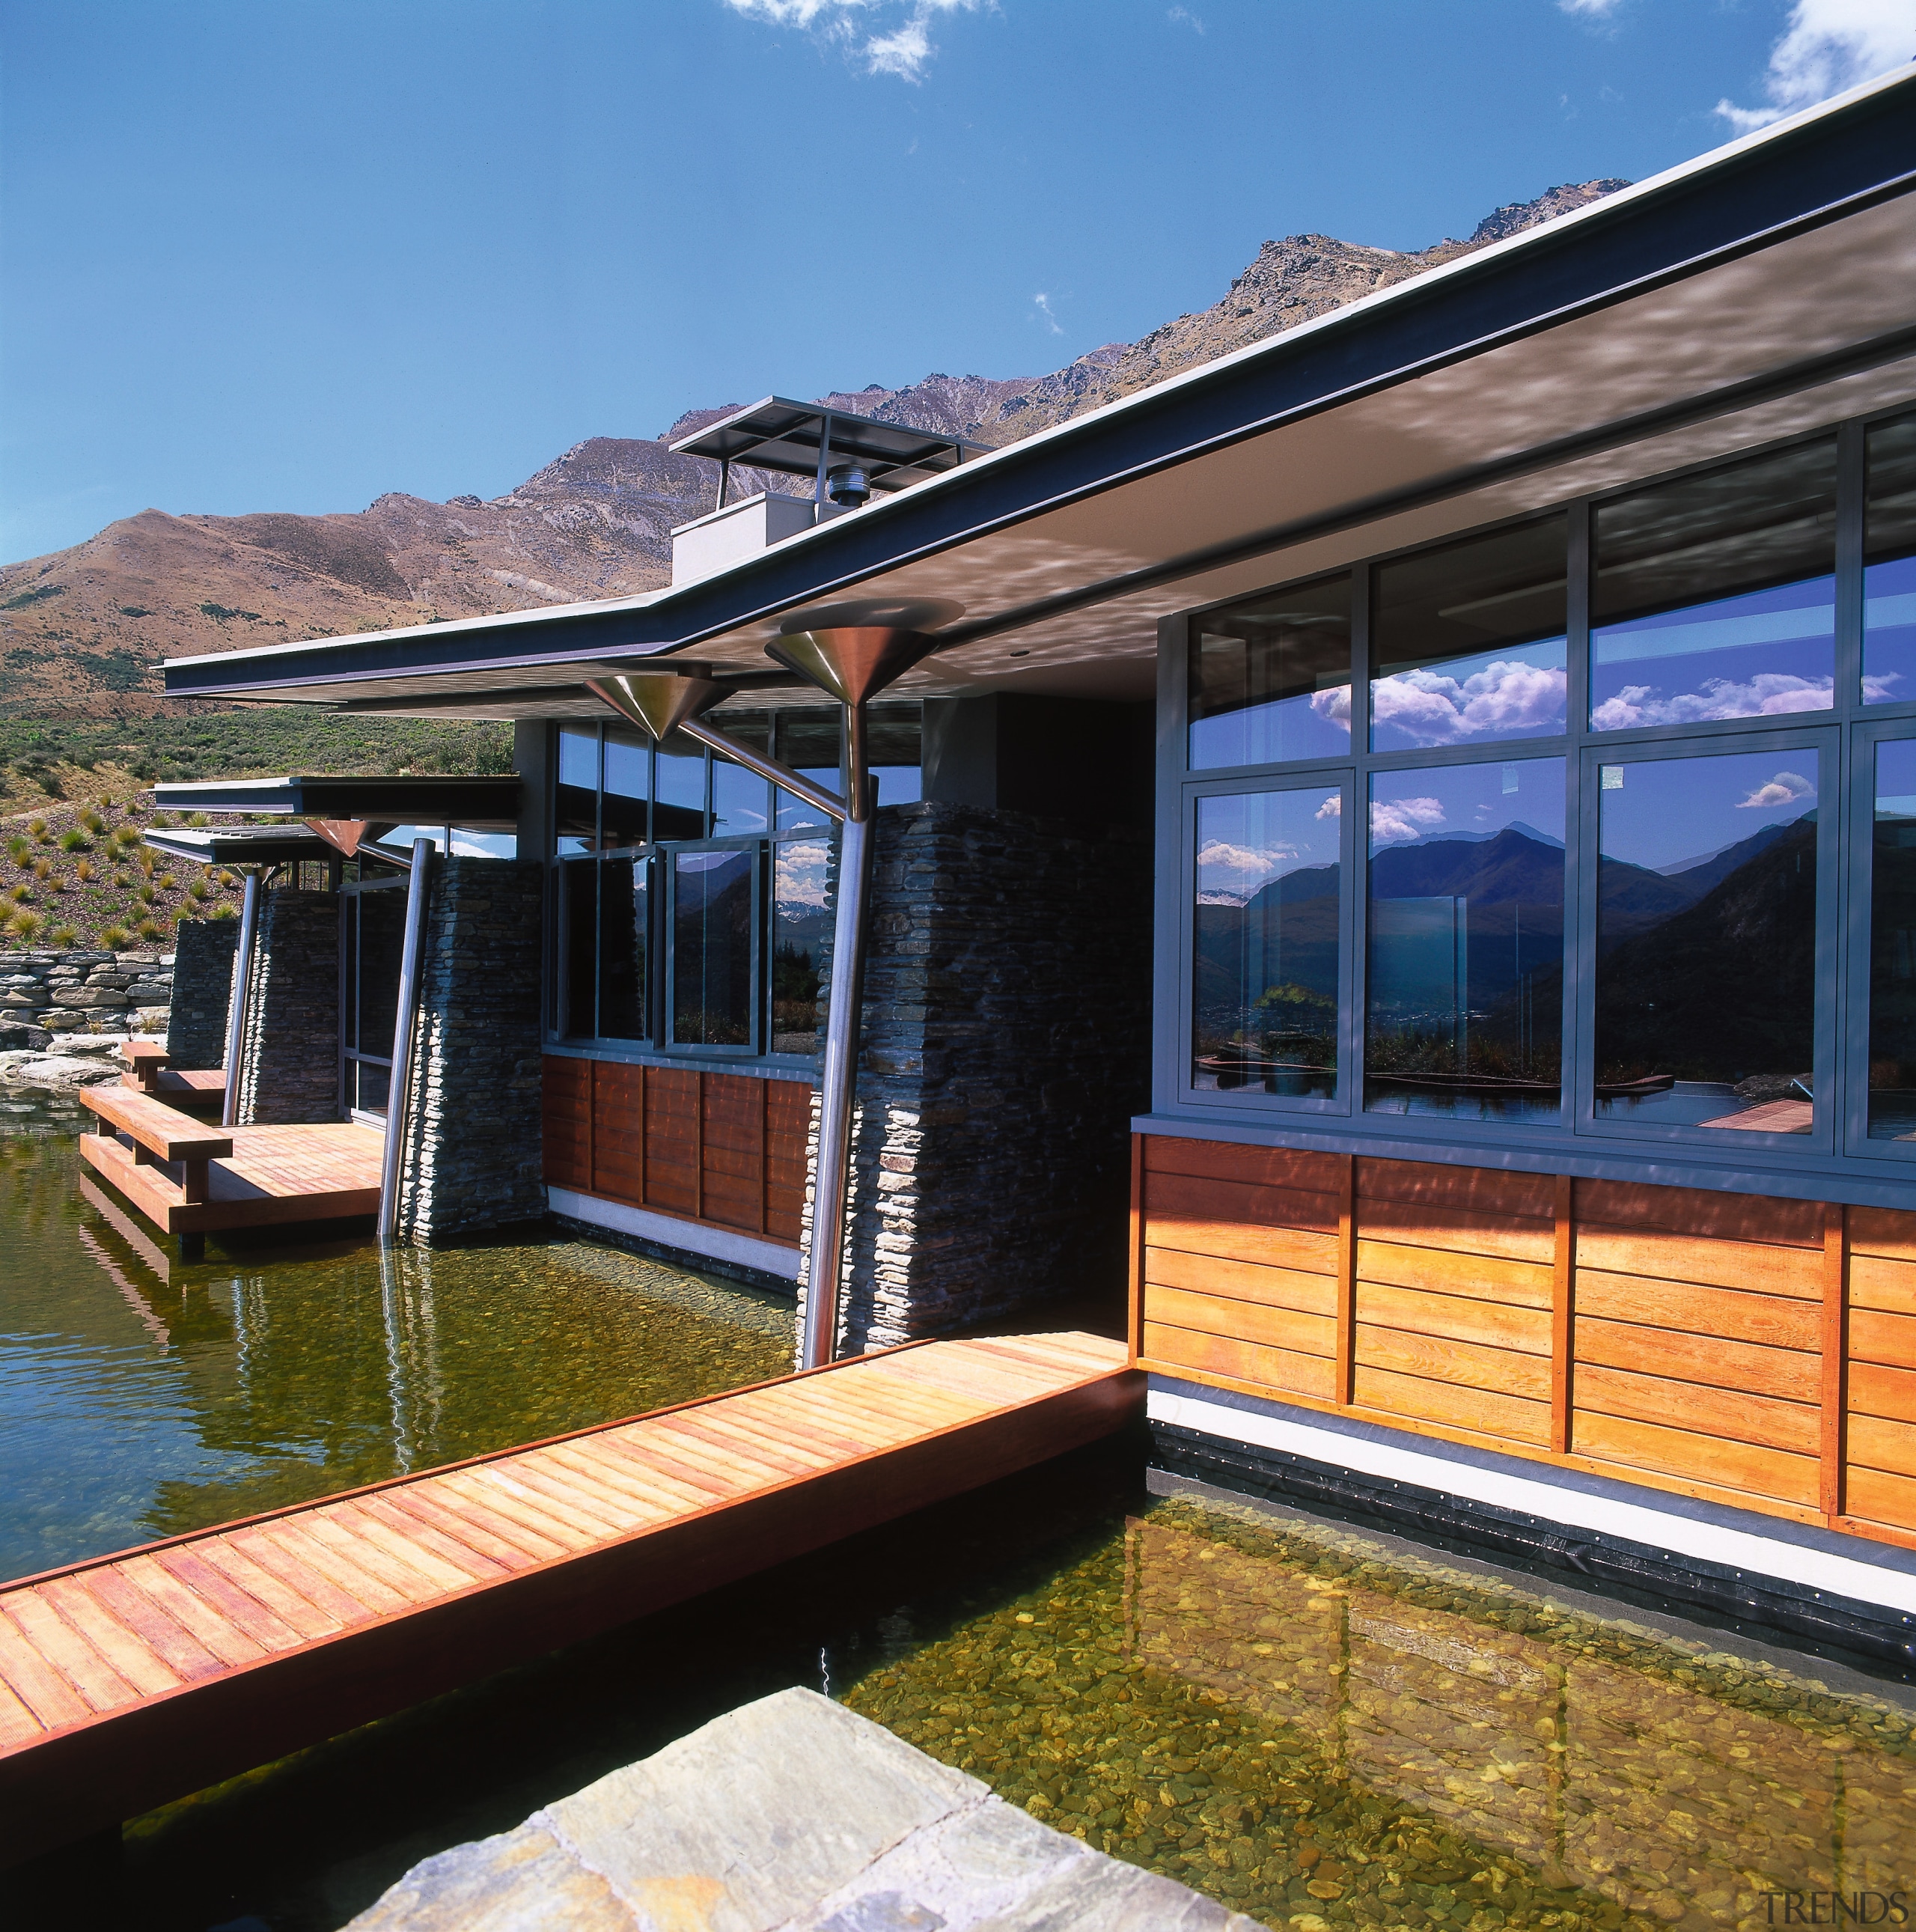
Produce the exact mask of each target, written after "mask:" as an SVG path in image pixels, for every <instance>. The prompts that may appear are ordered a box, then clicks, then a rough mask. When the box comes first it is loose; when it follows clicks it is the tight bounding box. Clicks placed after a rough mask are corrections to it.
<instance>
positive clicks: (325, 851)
mask: <svg viewBox="0 0 1916 1932" xmlns="http://www.w3.org/2000/svg"><path fill="white" fill-rule="evenodd" d="M141 843H142V844H147V845H151V847H153V849H154V851H156V852H163V853H166V856H167V857H168V858H169V859H191V860H192V861H193V863H194V864H195V865H286V864H288V863H290V862H292V861H294V860H295V859H336V858H337V857H338V856H339V854H338V853H337V850H335V849H334V847H332V846H331V845H329V844H327V843H326V841H325V839H323V838H321V837H320V836H319V834H318V833H317V832H309V831H307V829H306V828H305V826H303V825H228V826H209V827H208V828H207V829H205V830H202V829H199V828H198V827H196V826H173V825H169V826H161V827H158V828H154V827H149V828H148V829H147V830H146V831H145V832H143V833H142V835H141Z"/></svg>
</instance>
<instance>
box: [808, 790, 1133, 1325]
mask: <svg viewBox="0 0 1916 1932" xmlns="http://www.w3.org/2000/svg"><path fill="white" fill-rule="evenodd" d="M871 920H872V923H871V950H870V953H869V956H868V965H867V969H866V980H865V1032H864V1040H863V1052H862V1060H861V1067H860V1074H859V1118H858V1123H857V1129H856V1136H855V1141H854V1154H853V1162H854V1180H853V1199H852V1207H851V1225H850V1242H849V1253H848V1256H847V1270H846V1276H845V1286H844V1317H843V1320H844V1335H845V1346H847V1348H848V1349H851V1350H853V1351H856V1350H859V1349H868V1348H877V1347H883V1346H889V1345H890V1344H892V1343H898V1342H902V1341H907V1340H915V1339H916V1338H918V1337H922V1336H926V1335H932V1334H940V1333H942V1332H945V1331H949V1330H950V1329H952V1328H957V1327H959V1326H961V1325H964V1324H967V1323H970V1322H976V1321H978V1320H980V1319H985V1318H987V1317H988V1316H991V1315H993V1314H994V1313H998V1312H1000V1311H1002V1310H1006V1309H1009V1308H1012V1307H1017V1306H1019V1305H1021V1304H1034V1303H1042V1302H1044V1301H1048V1300H1056V1299H1059V1298H1063V1297H1066V1296H1069V1295H1073V1294H1078V1293H1084V1292H1091V1291H1097V1290H1103V1291H1108V1292H1110V1293H1111V1295H1113V1296H1114V1297H1121V1295H1122V1292H1123V1280H1124V1252H1123V1250H1124V1237H1125V1229H1126V1211H1127V1202H1128V1198H1129V1172H1130V1168H1129V1161H1130V1151H1129V1149H1130V1143H1129V1130H1130V1121H1131V1118H1132V1115H1133V1114H1134V1113H1135V1112H1138V1111H1140V1110H1141V1109H1143V1108H1144V1106H1146V1105H1147V1102H1148V1099H1149V1089H1150V1079H1149V1054H1150V841H1149V837H1148V835H1147V833H1146V832H1144V831H1142V830H1141V829H1131V828H1129V827H1126V826H1116V827H1108V826H1095V825H1093V824H1090V823H1070V822H1067V821H1063V820H1056V819H1041V818H1037V817H1031V816H1029V815H1027V814H1021V813H1018V812H1012V811H1003V810H997V809H992V808H985V807H980V806H973V805H952V804H941V803H932V804H925V805H902V806H895V807H892V808H888V809H887V810H886V811H881V812H880V814H879V815H878V835H877V857H876V862H875V874H874V900H873V904H872V913H871ZM809 1237H810V1217H809V1214H808V1217H807V1223H806V1238H807V1240H809Z"/></svg>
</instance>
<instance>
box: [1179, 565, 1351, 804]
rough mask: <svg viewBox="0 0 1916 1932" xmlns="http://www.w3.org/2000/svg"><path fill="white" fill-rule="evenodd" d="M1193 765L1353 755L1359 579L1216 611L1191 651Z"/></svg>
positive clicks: (1333, 580)
mask: <svg viewBox="0 0 1916 1932" xmlns="http://www.w3.org/2000/svg"><path fill="white" fill-rule="evenodd" d="M1190 682H1191V764H1192V769H1194V770H1199V771H1205V770H1210V771H1215V770H1217V769H1219V768H1221V767H1222V766H1229V765H1275V764H1282V763H1286V762H1288V761H1289V760H1293V759H1299V758H1338V757H1344V756H1345V755H1346V754H1348V752H1349V751H1350V749H1351V579H1350V577H1349V576H1348V574H1347V575H1344V576H1339V577H1320V578H1319V579H1318V580H1317V581H1316V582H1315V583H1302V584H1299V585H1297V586H1295V587H1294V588H1293V589H1288V590H1284V591H1280V592H1276V594H1274V595H1271V596H1268V597H1262V598H1255V599H1254V600H1253V601H1251V602H1249V603H1246V604H1234V605H1233V606H1232V607H1231V608H1230V609H1229V610H1214V611H1212V612H1211V613H1210V614H1209V615H1208V616H1206V617H1204V619H1203V620H1202V621H1201V623H1200V624H1199V625H1198V629H1197V632H1196V634H1195V636H1194V637H1193V638H1192V646H1191V670H1190Z"/></svg>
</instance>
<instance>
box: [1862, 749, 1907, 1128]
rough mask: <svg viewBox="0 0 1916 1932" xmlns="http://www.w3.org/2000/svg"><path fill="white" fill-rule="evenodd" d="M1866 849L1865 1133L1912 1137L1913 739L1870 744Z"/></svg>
mask: <svg viewBox="0 0 1916 1932" xmlns="http://www.w3.org/2000/svg"><path fill="white" fill-rule="evenodd" d="M1875 791H1876V810H1875V813H1874V814H1873V816H1874V824H1873V828H1872V829H1873V839H1872V844H1871V850H1870V1089H1869V1091H1870V1106H1869V1132H1870V1139H1872V1140H1873V1141H1916V742H1912V740H1911V739H1906V738H1904V739H1895V740H1893V741H1891V742H1888V743H1885V744H1881V745H1878V746H1877V747H1876V786H1875Z"/></svg>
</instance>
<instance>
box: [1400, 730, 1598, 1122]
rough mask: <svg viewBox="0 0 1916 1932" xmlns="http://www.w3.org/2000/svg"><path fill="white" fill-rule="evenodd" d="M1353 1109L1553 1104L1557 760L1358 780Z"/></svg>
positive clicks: (1531, 1112) (1560, 907)
mask: <svg viewBox="0 0 1916 1932" xmlns="http://www.w3.org/2000/svg"><path fill="white" fill-rule="evenodd" d="M1370 854H1371V862H1370V902H1369V975H1368V984H1369V999H1368V1005H1367V1009H1366V1021H1365V1047H1364V1053H1365V1060H1364V1106H1365V1108H1366V1110H1367V1111H1368V1112H1372V1113H1385V1114H1437V1115H1445V1116H1447V1117H1449V1118H1453V1119H1465V1120H1496V1121H1525V1120H1540V1121H1555V1120H1556V1119H1557V1118H1558V1117H1559V1115H1560V1114H1561V1109H1562V1104H1563V1102H1562V1092H1561V1082H1562V1077H1563V1076H1562V1065H1563V996H1564V760H1562V759H1561V758H1526V759H1524V760H1521V761H1520V762H1519V763H1512V764H1483V765H1449V766H1439V767H1438V768H1436V769H1423V770H1417V771H1402V772H1380V773H1379V774H1378V775H1376V776H1375V778H1372V781H1371V802H1370Z"/></svg>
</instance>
